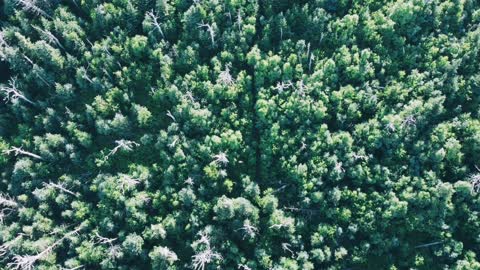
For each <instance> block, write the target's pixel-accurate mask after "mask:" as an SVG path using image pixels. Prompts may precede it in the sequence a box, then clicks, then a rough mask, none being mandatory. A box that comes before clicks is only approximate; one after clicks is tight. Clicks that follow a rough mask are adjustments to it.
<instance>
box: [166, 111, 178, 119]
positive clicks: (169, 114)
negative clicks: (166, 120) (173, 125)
mask: <svg viewBox="0 0 480 270" xmlns="http://www.w3.org/2000/svg"><path fill="white" fill-rule="evenodd" d="M167 116H168V117H170V118H171V119H172V120H173V122H177V119H175V116H173V114H172V113H171V112H170V111H167Z"/></svg>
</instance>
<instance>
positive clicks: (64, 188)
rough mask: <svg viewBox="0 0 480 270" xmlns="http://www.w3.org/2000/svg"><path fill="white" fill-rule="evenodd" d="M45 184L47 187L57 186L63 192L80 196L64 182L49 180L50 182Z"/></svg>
mask: <svg viewBox="0 0 480 270" xmlns="http://www.w3.org/2000/svg"><path fill="white" fill-rule="evenodd" d="M43 185H44V186H46V187H52V188H56V189H58V190H60V191H62V192H65V193H68V194H70V195H72V196H75V197H78V194H76V193H75V192H73V191H71V190H69V189H67V188H66V187H65V185H64V184H56V183H52V182H49V183H43Z"/></svg>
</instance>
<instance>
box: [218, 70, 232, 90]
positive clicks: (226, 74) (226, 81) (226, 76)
mask: <svg viewBox="0 0 480 270" xmlns="http://www.w3.org/2000/svg"><path fill="white" fill-rule="evenodd" d="M218 82H219V83H221V84H223V85H227V86H229V85H232V84H234V83H235V79H233V77H232V75H231V74H230V67H229V66H228V65H227V66H226V67H225V70H223V71H222V72H220V74H219V75H218Z"/></svg>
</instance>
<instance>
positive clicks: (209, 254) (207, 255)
mask: <svg viewBox="0 0 480 270" xmlns="http://www.w3.org/2000/svg"><path fill="white" fill-rule="evenodd" d="M196 242H197V243H196V244H197V245H199V244H204V246H205V248H204V249H203V250H202V251H200V252H199V253H196V254H195V255H193V256H192V265H193V269H194V270H205V266H206V265H207V264H209V263H211V262H212V261H214V260H222V259H223V257H222V255H220V254H219V253H217V252H214V251H213V249H212V248H211V246H210V236H209V235H208V234H207V233H206V232H201V233H200V240H198V241H196Z"/></svg>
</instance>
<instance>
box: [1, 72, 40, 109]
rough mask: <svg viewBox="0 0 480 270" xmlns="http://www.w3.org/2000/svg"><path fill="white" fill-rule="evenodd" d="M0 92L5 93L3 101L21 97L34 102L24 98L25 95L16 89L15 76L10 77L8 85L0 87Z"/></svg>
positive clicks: (24, 99)
mask: <svg viewBox="0 0 480 270" xmlns="http://www.w3.org/2000/svg"><path fill="white" fill-rule="evenodd" d="M0 92H4V93H5V97H4V98H3V100H5V103H7V102H8V101H10V100H17V99H21V100H23V101H26V102H28V103H30V104H35V103H34V102H33V101H31V100H30V99H28V98H26V97H25V95H24V94H23V93H22V92H21V91H20V90H19V89H18V86H17V79H16V78H11V79H10V80H9V81H8V86H2V87H0Z"/></svg>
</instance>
